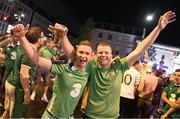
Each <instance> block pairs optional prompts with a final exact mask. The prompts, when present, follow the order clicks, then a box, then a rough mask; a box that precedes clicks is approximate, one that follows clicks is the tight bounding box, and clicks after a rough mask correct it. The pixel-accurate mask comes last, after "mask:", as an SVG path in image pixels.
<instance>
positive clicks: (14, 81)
mask: <svg viewBox="0 0 180 119" xmlns="http://www.w3.org/2000/svg"><path fill="white" fill-rule="evenodd" d="M21 65H25V66H27V67H29V69H30V70H29V75H30V80H29V84H30V86H31V84H32V82H33V79H34V74H35V67H36V65H35V64H33V63H32V62H31V61H30V60H29V59H28V57H27V56H26V54H25V53H24V51H23V49H22V47H18V48H17V55H16V61H15V63H14V69H13V71H12V72H11V74H10V76H9V77H8V79H7V81H8V82H9V83H10V84H11V85H13V86H19V87H20V88H22V86H21V81H20V69H21Z"/></svg>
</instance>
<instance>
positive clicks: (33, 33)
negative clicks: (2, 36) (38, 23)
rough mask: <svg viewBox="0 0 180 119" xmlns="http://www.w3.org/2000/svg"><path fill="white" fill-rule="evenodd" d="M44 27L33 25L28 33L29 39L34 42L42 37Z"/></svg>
mask: <svg viewBox="0 0 180 119" xmlns="http://www.w3.org/2000/svg"><path fill="white" fill-rule="evenodd" d="M42 32H43V31H42V29H41V28H40V27H32V28H30V29H29V30H28V32H27V33H26V38H27V40H28V41H29V42H30V43H32V44H34V43H36V42H37V40H38V38H40V37H41V33H42Z"/></svg>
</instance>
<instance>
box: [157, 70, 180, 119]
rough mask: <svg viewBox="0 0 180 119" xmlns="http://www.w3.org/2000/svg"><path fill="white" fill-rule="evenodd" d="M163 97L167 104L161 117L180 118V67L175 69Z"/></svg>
mask: <svg viewBox="0 0 180 119" xmlns="http://www.w3.org/2000/svg"><path fill="white" fill-rule="evenodd" d="M161 99H162V100H163V101H164V102H165V105H164V108H163V110H162V111H163V114H162V115H161V117H160V118H161V119H165V118H180V113H179V112H180V69H176V70H175V72H174V74H173V76H172V80H171V81H170V83H169V85H168V86H167V88H166V89H165V90H164V91H163V92H162V95H161Z"/></svg>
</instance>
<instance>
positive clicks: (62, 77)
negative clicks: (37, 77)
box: [46, 64, 88, 118]
mask: <svg viewBox="0 0 180 119" xmlns="http://www.w3.org/2000/svg"><path fill="white" fill-rule="evenodd" d="M51 72H52V74H54V75H56V80H55V81H54V86H53V95H52V98H51V100H50V102H49V103H48V106H47V108H46V109H47V110H48V111H49V112H50V113H51V114H52V115H53V116H54V117H57V118H67V117H69V116H70V115H72V114H73V111H74V110H75V107H76V105H77V104H78V102H79V99H80V97H81V95H82V93H83V90H84V87H85V85H86V83H87V77H88V74H87V72H86V71H80V70H77V69H76V68H74V67H70V65H69V64H63V65H56V64H53V65H52V71H51Z"/></svg>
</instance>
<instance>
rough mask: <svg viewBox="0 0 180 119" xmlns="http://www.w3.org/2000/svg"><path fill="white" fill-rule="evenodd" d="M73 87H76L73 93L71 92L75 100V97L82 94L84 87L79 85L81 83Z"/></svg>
mask: <svg viewBox="0 0 180 119" xmlns="http://www.w3.org/2000/svg"><path fill="white" fill-rule="evenodd" d="M73 87H74V90H72V91H71V92H70V95H71V96H72V97H73V98H75V97H77V96H78V95H79V94H80V92H81V88H82V85H81V84H79V83H76V84H74V85H73Z"/></svg>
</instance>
